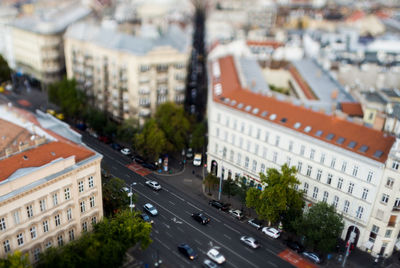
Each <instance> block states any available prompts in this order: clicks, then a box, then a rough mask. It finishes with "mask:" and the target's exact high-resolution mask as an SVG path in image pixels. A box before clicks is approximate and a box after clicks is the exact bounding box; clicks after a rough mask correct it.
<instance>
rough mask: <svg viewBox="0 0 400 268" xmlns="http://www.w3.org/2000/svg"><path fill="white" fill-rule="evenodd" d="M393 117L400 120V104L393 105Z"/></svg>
mask: <svg viewBox="0 0 400 268" xmlns="http://www.w3.org/2000/svg"><path fill="white" fill-rule="evenodd" d="M391 116H393V117H395V118H397V119H398V120H400V104H398V103H396V104H394V105H393V112H392V114H391Z"/></svg>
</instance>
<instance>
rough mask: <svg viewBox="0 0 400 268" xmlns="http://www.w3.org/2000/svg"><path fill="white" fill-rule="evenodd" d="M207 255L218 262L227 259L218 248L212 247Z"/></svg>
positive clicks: (220, 262)
mask: <svg viewBox="0 0 400 268" xmlns="http://www.w3.org/2000/svg"><path fill="white" fill-rule="evenodd" d="M207 256H208V257H209V258H210V259H211V260H213V261H215V262H216V263H218V264H222V263H224V262H225V261H226V259H225V257H224V256H223V255H222V254H221V253H220V252H219V251H218V250H217V249H216V248H212V249H210V250H209V251H208V252H207Z"/></svg>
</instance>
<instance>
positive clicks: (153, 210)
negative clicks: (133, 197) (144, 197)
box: [143, 203, 158, 216]
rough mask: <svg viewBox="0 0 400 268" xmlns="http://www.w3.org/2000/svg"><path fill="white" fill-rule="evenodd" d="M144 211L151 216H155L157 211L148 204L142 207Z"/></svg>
mask: <svg viewBox="0 0 400 268" xmlns="http://www.w3.org/2000/svg"><path fill="white" fill-rule="evenodd" d="M143 208H144V210H145V211H146V212H148V213H150V215H151V216H157V215H158V211H157V209H156V208H155V207H154V206H153V205H152V204H150V203H147V204H145V205H144V206H143Z"/></svg>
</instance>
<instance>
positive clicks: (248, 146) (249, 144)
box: [246, 141, 251, 152]
mask: <svg viewBox="0 0 400 268" xmlns="http://www.w3.org/2000/svg"><path fill="white" fill-rule="evenodd" d="M250 147H251V143H250V141H247V147H246V150H247V151H248V152H250Z"/></svg>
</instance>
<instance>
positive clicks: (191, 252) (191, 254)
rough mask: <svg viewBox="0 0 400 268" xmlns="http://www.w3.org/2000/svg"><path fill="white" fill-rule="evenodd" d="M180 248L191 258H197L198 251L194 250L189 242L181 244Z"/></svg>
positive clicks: (181, 251)
mask: <svg viewBox="0 0 400 268" xmlns="http://www.w3.org/2000/svg"><path fill="white" fill-rule="evenodd" d="M178 250H179V252H180V253H182V254H183V255H185V256H186V257H187V258H188V259H190V260H194V259H196V258H197V254H196V252H194V250H193V249H192V248H191V247H190V246H189V245H188V244H180V245H179V246H178Z"/></svg>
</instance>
